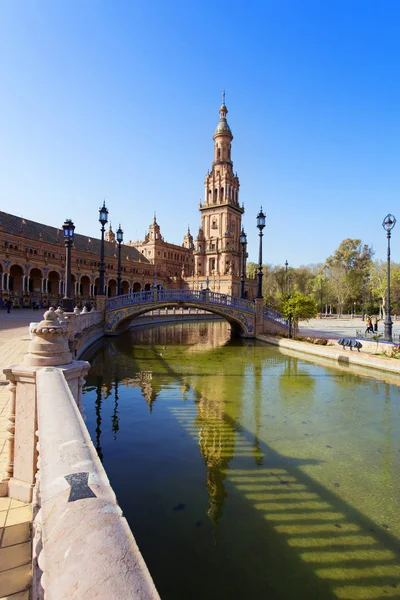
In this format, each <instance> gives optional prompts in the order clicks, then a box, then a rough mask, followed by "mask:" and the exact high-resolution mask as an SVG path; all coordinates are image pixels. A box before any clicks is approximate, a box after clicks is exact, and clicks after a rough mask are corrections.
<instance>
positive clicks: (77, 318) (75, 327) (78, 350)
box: [55, 308, 104, 357]
mask: <svg viewBox="0 0 400 600" xmlns="http://www.w3.org/2000/svg"><path fill="white" fill-rule="evenodd" d="M55 312H56V314H57V316H58V319H59V320H60V321H61V322H62V323H63V324H64V325H65V327H66V328H67V339H68V342H69V347H70V349H71V351H72V353H73V355H74V357H77V356H80V354H82V352H83V351H84V350H85V349H86V348H87V347H88V346H90V344H92V343H93V342H94V341H96V340H97V339H99V338H101V337H103V335H104V312H103V310H94V309H92V310H91V311H87V310H86V309H85V308H84V309H83V310H82V311H80V310H79V309H77V308H75V310H74V312H73V313H64V311H63V310H62V309H57V310H56V311H55Z"/></svg>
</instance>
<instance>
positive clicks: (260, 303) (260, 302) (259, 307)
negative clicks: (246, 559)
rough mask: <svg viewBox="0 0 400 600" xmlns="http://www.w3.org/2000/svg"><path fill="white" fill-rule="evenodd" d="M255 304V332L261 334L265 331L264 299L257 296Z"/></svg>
mask: <svg viewBox="0 0 400 600" xmlns="http://www.w3.org/2000/svg"><path fill="white" fill-rule="evenodd" d="M254 304H255V309H256V315H255V334H256V335H259V334H261V333H263V332H264V299H263V298H256V299H255V300H254Z"/></svg>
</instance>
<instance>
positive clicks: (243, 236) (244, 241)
mask: <svg viewBox="0 0 400 600" xmlns="http://www.w3.org/2000/svg"><path fill="white" fill-rule="evenodd" d="M239 240H240V243H241V244H242V270H241V273H240V297H241V298H245V293H244V280H245V249H246V244H247V235H246V234H245V232H244V229H243V227H242V231H241V233H240V237H239Z"/></svg>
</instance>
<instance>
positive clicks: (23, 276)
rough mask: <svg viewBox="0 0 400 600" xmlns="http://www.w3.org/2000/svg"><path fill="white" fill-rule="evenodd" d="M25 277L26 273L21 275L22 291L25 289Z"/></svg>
mask: <svg viewBox="0 0 400 600" xmlns="http://www.w3.org/2000/svg"><path fill="white" fill-rule="evenodd" d="M25 277H26V275H22V291H23V292H24V291H25Z"/></svg>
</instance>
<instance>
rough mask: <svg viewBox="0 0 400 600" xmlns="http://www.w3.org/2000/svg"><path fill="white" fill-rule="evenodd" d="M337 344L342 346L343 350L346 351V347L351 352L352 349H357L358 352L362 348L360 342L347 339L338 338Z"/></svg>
mask: <svg viewBox="0 0 400 600" xmlns="http://www.w3.org/2000/svg"><path fill="white" fill-rule="evenodd" d="M338 344H340V346H342V348H343V350H346V348H347V347H348V348H350V350H351V351H352V350H353V348H357V350H358V351H359V352H360V348H362V343H361V342H359V341H358V340H349V339H347V338H340V340H338Z"/></svg>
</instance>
